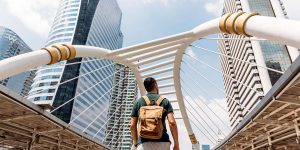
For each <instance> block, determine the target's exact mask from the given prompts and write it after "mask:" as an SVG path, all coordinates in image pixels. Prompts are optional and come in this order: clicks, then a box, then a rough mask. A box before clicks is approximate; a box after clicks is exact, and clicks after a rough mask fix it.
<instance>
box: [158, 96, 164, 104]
mask: <svg viewBox="0 0 300 150" xmlns="http://www.w3.org/2000/svg"><path fill="white" fill-rule="evenodd" d="M164 99H165V98H164V97H163V96H159V98H158V100H157V101H156V105H157V106H159V105H160V103H161V102H162V101H163V100H164Z"/></svg>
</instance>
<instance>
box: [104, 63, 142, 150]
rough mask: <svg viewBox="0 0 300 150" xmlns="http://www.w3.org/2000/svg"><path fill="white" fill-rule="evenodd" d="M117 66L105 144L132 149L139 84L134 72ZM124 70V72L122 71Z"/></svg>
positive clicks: (114, 147)
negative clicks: (132, 123)
mask: <svg viewBox="0 0 300 150" xmlns="http://www.w3.org/2000/svg"><path fill="white" fill-rule="evenodd" d="M124 67H125V66H123V65H119V64H117V65H116V68H115V72H117V73H116V74H115V79H114V83H113V84H114V89H113V93H112V101H111V102H110V104H109V112H108V123H107V125H106V139H105V144H106V145H108V146H109V147H111V148H113V149H122V150H123V149H130V148H131V141H132V140H131V133H130V118H131V111H132V108H133V102H134V101H135V100H136V98H137V84H136V80H135V77H134V74H133V72H132V71H131V70H130V69H129V68H128V67H125V68H124ZM120 70H124V71H120Z"/></svg>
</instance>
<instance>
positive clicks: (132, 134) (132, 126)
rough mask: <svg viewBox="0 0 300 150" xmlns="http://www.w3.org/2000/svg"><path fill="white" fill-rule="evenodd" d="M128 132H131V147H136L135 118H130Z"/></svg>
mask: <svg viewBox="0 0 300 150" xmlns="http://www.w3.org/2000/svg"><path fill="white" fill-rule="evenodd" d="M130 130H131V137H132V145H133V146H134V145H137V143H138V142H137V139H138V136H137V118H136V117H131V122H130Z"/></svg>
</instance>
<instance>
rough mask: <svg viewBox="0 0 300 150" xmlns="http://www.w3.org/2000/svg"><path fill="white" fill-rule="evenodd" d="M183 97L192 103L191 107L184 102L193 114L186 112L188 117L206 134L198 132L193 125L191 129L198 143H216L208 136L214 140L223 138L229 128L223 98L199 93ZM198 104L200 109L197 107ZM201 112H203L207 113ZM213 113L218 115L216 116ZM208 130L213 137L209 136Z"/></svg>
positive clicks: (228, 131)
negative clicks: (209, 96)
mask: <svg viewBox="0 0 300 150" xmlns="http://www.w3.org/2000/svg"><path fill="white" fill-rule="evenodd" d="M184 98H185V101H186V100H188V101H189V102H190V103H191V104H192V105H193V108H192V107H191V106H189V105H188V104H186V109H188V110H189V111H191V113H192V114H194V115H190V114H189V113H188V115H189V119H192V120H193V122H194V123H195V124H196V125H197V126H198V127H199V128H200V130H201V131H202V132H203V133H204V134H206V135H203V133H202V132H200V131H199V129H198V128H196V127H195V126H194V125H193V130H194V132H195V135H196V137H197V138H198V140H199V142H200V144H210V145H211V146H214V145H215V144H216V143H215V141H213V143H212V142H211V141H210V140H209V139H208V138H210V139H213V138H214V139H215V140H218V139H223V138H224V137H226V136H227V135H228V134H229V133H230V131H231V129H230V128H229V117H228V113H227V111H226V110H227V109H226V101H225V99H223V98H221V99H218V98H215V99H206V98H204V97H203V96H201V95H199V96H197V97H190V96H187V95H184ZM186 103H187V102H186ZM204 103H205V104H204ZM199 106H200V107H201V109H202V110H201V109H200V108H199ZM206 106H207V107H206ZM221 107H222V108H221ZM224 109H225V110H224ZM211 110H212V111H213V112H212V111H211ZM203 112H205V113H206V114H207V115H206V114H204V113H203ZM198 114H199V115H200V116H199V115H198ZM215 114H216V115H217V116H218V117H216V115H215ZM208 117H209V118H208ZM220 119H221V120H220ZM211 129H212V130H213V131H212V130H211ZM208 132H209V133H210V134H211V135H212V136H213V137H211V136H210V135H209V133H208ZM216 134H217V135H216Z"/></svg>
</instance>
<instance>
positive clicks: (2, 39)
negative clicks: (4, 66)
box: [0, 26, 35, 96]
mask: <svg viewBox="0 0 300 150" xmlns="http://www.w3.org/2000/svg"><path fill="white" fill-rule="evenodd" d="M31 51H32V50H31V48H30V47H29V46H28V45H27V44H26V43H25V42H24V41H23V40H22V39H21V38H20V37H19V36H18V35H17V34H16V33H15V32H13V31H12V30H10V29H8V28H5V27H2V26H0V60H3V59H6V58H9V57H13V56H17V55H19V54H23V53H28V52H31ZM34 73H35V72H34V71H28V72H24V73H20V74H17V75H15V76H12V77H9V78H6V79H4V80H2V81H0V84H1V85H4V86H6V87H7V88H8V89H10V90H12V91H14V92H15V93H17V94H19V95H21V96H26V95H27V94H28V92H29V90H30V86H31V84H32V82H33V77H34Z"/></svg>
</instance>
